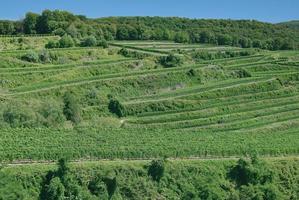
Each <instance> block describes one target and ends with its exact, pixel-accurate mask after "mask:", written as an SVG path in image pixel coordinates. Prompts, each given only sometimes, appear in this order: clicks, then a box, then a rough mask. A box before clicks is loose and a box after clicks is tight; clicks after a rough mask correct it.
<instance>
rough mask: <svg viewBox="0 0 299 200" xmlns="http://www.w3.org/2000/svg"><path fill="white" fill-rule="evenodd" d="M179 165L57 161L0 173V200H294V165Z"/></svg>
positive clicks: (256, 162)
mask: <svg viewBox="0 0 299 200" xmlns="http://www.w3.org/2000/svg"><path fill="white" fill-rule="evenodd" d="M132 162H133V161H132ZM182 162H183V164H179V163H178V162H173V161H168V160H153V161H152V162H150V163H144V164H137V163H136V162H135V163H134V164H133V163H130V164H127V163H122V165H121V164H112V163H111V164H109V163H106V164H105V163H97V164H94V165H92V164H88V165H84V164H80V167H78V166H77V167H76V166H75V165H71V164H69V163H68V162H66V160H65V159H60V160H59V162H58V166H57V167H56V168H53V169H52V170H46V169H42V168H41V169H42V171H43V173H41V172H33V170H34V168H31V169H30V172H24V171H22V172H21V171H18V170H20V169H14V170H16V171H15V172H14V170H10V172H8V173H6V172H7V171H4V170H5V168H3V170H1V168H0V178H1V179H0V188H1V189H0V199H20V200H22V199H24V200H25V199H43V200H54V199H55V200H60V199H61V200H62V199H84V200H85V199H86V200H96V199H107V200H108V199H183V200H190V199H219V200H225V199H232V200H246V199H248V200H249V199H265V200H266V199H269V200H270V199H271V200H281V199H298V176H297V173H298V168H297V167H296V164H298V161H292V160H288V161H276V162H267V161H263V160H260V159H257V158H252V159H251V160H248V159H240V160H239V161H238V162H237V163H232V162H230V163H229V162H224V161H221V162H219V161H218V162H215V161H206V162H199V161H197V162H194V161H192V162H190V161H182ZM23 168H24V169H25V170H26V167H23ZM24 169H23V170H24Z"/></svg>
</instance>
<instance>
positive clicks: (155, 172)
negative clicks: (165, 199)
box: [148, 160, 165, 182]
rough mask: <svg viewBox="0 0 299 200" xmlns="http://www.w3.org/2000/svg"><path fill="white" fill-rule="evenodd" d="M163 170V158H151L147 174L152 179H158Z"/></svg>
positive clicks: (161, 175)
mask: <svg viewBox="0 0 299 200" xmlns="http://www.w3.org/2000/svg"><path fill="white" fill-rule="evenodd" d="M164 171H165V162H164V161H163V160H153V161H152V162H151V164H150V166H149V168H148V175H149V176H151V177H152V179H153V180H154V181H158V182H159V181H160V179H161V178H162V177H163V175H164Z"/></svg>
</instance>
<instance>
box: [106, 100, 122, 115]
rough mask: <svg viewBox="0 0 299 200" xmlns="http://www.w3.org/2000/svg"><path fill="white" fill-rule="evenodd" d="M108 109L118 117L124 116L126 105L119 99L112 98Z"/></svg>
mask: <svg viewBox="0 0 299 200" xmlns="http://www.w3.org/2000/svg"><path fill="white" fill-rule="evenodd" d="M108 109H109V111H110V112H111V113H114V114H116V115H117V116H118V117H123V116H124V115H125V110H124V107H123V105H121V103H120V102H119V101H118V100H117V99H113V98H112V99H110V101H109V105H108Z"/></svg>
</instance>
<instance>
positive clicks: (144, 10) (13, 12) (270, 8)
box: [0, 0, 299, 22]
mask: <svg viewBox="0 0 299 200" xmlns="http://www.w3.org/2000/svg"><path fill="white" fill-rule="evenodd" d="M0 1H1V7H0V18H1V19H21V18H23V17H24V15H25V13H26V12H28V11H33V12H38V13H40V12H41V11H42V10H44V9H51V10H52V9H60V10H67V11H71V12H74V13H76V14H82V15H86V16H88V17H92V18H96V17H104V16H180V17H189V18H225V19H227V18H230V19H256V20H259V21H266V22H281V21H288V20H293V19H299V0H0Z"/></svg>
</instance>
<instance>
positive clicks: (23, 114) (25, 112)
mask: <svg viewBox="0 0 299 200" xmlns="http://www.w3.org/2000/svg"><path fill="white" fill-rule="evenodd" d="M3 120H4V122H6V123H8V124H9V125H10V127H12V128H17V127H35V126H36V124H38V120H37V119H36V116H35V114H34V113H33V112H32V111H31V110H29V109H23V108H21V107H16V106H12V107H9V108H8V109H6V110H5V111H4V112H3Z"/></svg>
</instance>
